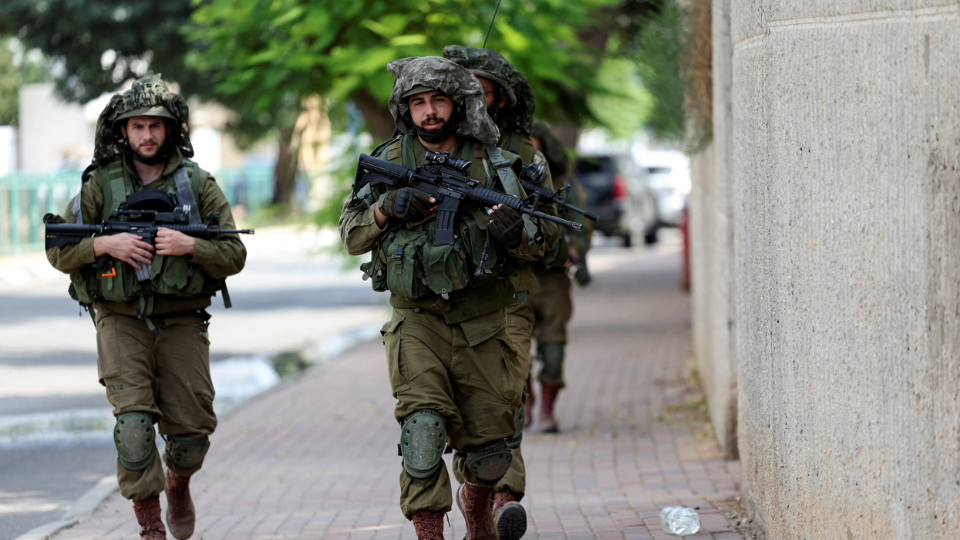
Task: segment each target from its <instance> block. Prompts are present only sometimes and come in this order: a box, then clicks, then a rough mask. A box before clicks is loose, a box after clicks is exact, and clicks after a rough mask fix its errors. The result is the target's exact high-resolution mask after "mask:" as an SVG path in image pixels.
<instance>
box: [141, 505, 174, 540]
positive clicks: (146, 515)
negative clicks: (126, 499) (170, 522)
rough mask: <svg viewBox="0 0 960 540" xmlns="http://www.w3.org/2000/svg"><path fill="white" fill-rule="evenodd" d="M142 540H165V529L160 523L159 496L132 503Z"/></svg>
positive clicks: (161, 522)
mask: <svg viewBox="0 0 960 540" xmlns="http://www.w3.org/2000/svg"><path fill="white" fill-rule="evenodd" d="M133 511H134V513H136V514H137V523H139V524H140V538H141V539H142V540H167V529H165V528H164V527H163V521H160V496H156V497H150V498H149V499H144V500H142V501H134V502H133Z"/></svg>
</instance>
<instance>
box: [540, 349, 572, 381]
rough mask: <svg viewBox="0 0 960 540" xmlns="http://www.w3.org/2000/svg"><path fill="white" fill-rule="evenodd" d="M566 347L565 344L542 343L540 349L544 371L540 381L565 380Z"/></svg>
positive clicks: (541, 373)
mask: <svg viewBox="0 0 960 540" xmlns="http://www.w3.org/2000/svg"><path fill="white" fill-rule="evenodd" d="M565 348H566V345H565V344H563V343H541V344H540V347H539V351H540V360H541V361H542V362H543V369H542V370H541V371H540V380H541V381H542V380H544V379H546V380H548V381H560V380H563V355H564V349H565Z"/></svg>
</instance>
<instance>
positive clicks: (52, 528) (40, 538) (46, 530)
mask: <svg viewBox="0 0 960 540" xmlns="http://www.w3.org/2000/svg"><path fill="white" fill-rule="evenodd" d="M79 522H80V520H78V519H61V520H60V521H53V522H51V523H47V524H45V525H41V526H39V527H37V528H35V529H33V530H31V531H27V532H26V533H24V534H22V535H20V536H18V537H16V538H15V539H14V540H47V539H48V538H50V537H51V536H53V535H55V534H57V533H58V532H60V531H62V530H63V529H66V528H67V527H73V526H74V525H76V524H77V523H79Z"/></svg>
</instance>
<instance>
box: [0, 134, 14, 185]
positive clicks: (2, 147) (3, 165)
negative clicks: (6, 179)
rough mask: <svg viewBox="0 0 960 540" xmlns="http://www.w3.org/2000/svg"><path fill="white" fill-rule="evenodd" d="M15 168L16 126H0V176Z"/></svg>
mask: <svg viewBox="0 0 960 540" xmlns="http://www.w3.org/2000/svg"><path fill="white" fill-rule="evenodd" d="M16 169H17V128H15V127H13V126H0V177H2V176H6V175H8V174H10V173H12V172H13V171H15V170H16Z"/></svg>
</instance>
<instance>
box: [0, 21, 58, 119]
mask: <svg viewBox="0 0 960 540" xmlns="http://www.w3.org/2000/svg"><path fill="white" fill-rule="evenodd" d="M48 79H49V74H48V72H47V69H46V65H45V62H44V59H43V57H42V55H40V54H39V51H36V50H33V51H25V50H24V49H23V45H22V44H21V43H20V42H19V41H18V40H17V39H16V38H5V37H3V36H2V35H0V126H15V125H17V120H18V116H19V107H20V87H21V86H23V85H24V84H27V83H35V82H43V81H46V80H48Z"/></svg>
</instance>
